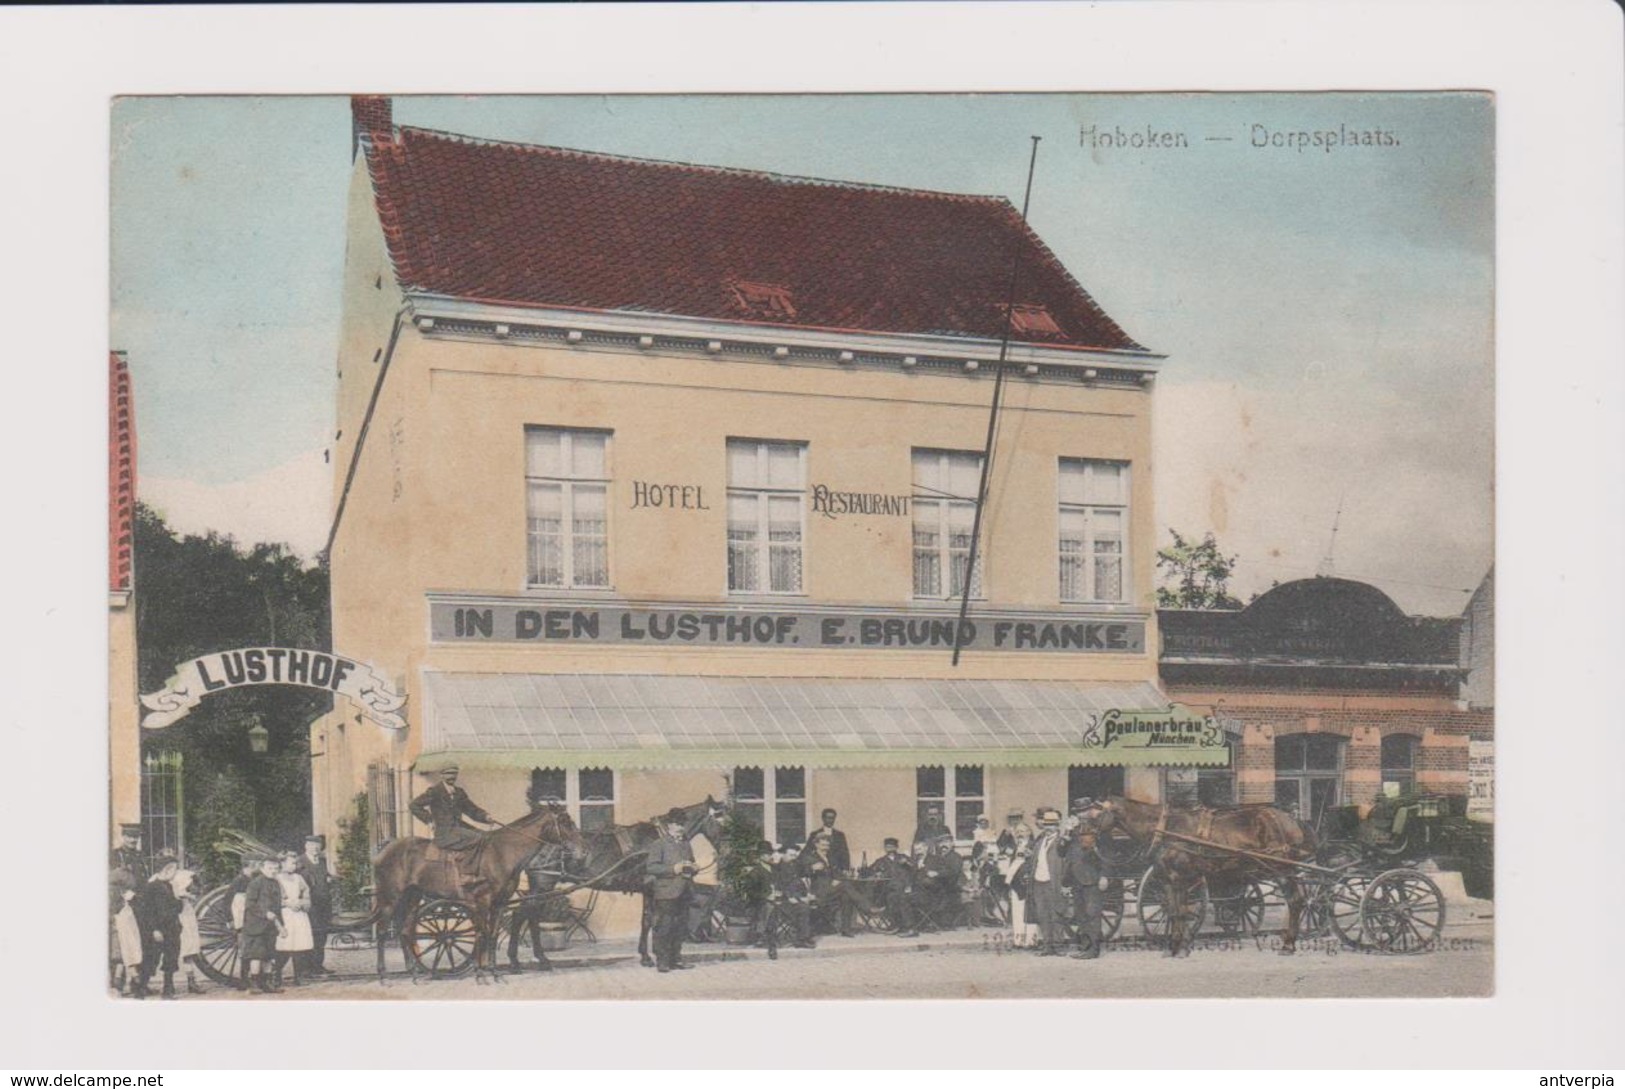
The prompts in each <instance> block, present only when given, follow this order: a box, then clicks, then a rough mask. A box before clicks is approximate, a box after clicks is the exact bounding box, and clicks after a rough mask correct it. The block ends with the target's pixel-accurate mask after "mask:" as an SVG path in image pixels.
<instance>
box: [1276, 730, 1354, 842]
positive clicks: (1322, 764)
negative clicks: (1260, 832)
mask: <svg viewBox="0 0 1625 1089" xmlns="http://www.w3.org/2000/svg"><path fill="white" fill-rule="evenodd" d="M1342 792H1343V738H1341V737H1339V736H1338V735H1336V734H1288V735H1287V736H1285V737H1278V738H1276V739H1275V804H1276V805H1278V806H1280V807H1281V808H1283V809H1286V810H1288V811H1289V812H1291V813H1293V814H1294V815H1295V816H1297V817H1298V818H1299V819H1300V820H1303V821H1306V822H1308V823H1309V824H1310V825H1311V826H1314V827H1319V825H1320V820H1321V818H1322V817H1323V816H1324V815H1325V813H1326V810H1327V809H1328V808H1330V807H1335V806H1339V805H1341V804H1343V803H1342Z"/></svg>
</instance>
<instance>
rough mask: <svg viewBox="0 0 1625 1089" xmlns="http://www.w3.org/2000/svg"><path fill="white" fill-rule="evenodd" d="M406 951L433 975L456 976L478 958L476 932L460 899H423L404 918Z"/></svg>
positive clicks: (472, 964)
mask: <svg viewBox="0 0 1625 1089" xmlns="http://www.w3.org/2000/svg"><path fill="white" fill-rule="evenodd" d="M405 935H406V942H405V944H406V953H407V956H409V957H411V958H412V960H413V961H414V962H415V963H416V964H417V966H418V967H419V968H422V969H423V970H424V971H425V972H428V973H429V974H430V975H434V976H460V975H462V974H463V973H465V972H467V971H469V970H470V969H472V968H473V967H474V965H475V964H476V963H477V962H478V960H479V948H480V931H479V927H477V926H475V925H474V916H473V914H472V913H471V912H470V911H469V910H468V905H467V904H465V903H463V902H462V901H460V900H426V901H424V902H423V903H422V904H420V905H418V907H417V909H416V910H414V911H413V912H412V914H411V915H410V916H409V917H408V918H407V920H406V931H405Z"/></svg>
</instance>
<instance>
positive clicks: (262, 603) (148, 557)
mask: <svg viewBox="0 0 1625 1089" xmlns="http://www.w3.org/2000/svg"><path fill="white" fill-rule="evenodd" d="M135 566H136V593H135V601H136V639H137V647H138V670H139V674H140V682H141V691H143V692H155V691H157V690H158V689H160V688H162V687H163V686H164V684H165V682H166V681H167V680H168V679H169V676H170V674H171V673H172V672H173V671H174V668H175V666H176V665H178V664H179V663H181V662H184V661H188V660H189V659H192V658H196V657H198V656H199V655H202V654H208V653H211V652H213V651H219V650H230V649H233V648H235V647H244V646H284V647H305V648H309V649H312V650H330V649H331V646H332V636H331V625H330V623H329V616H328V580H327V570H326V568H325V567H324V566H322V565H321V564H316V565H307V564H305V563H303V562H302V561H301V560H300V559H299V557H298V556H296V555H294V554H293V553H292V552H291V551H289V550H288V548H287V547H286V546H285V545H281V544H256V545H254V546H252V547H251V548H247V549H244V548H242V547H239V546H238V544H237V542H235V541H234V540H232V539H231V538H229V537H222V536H220V535H219V534H217V533H212V532H211V533H209V534H207V535H205V536H201V537H199V536H192V535H188V536H184V537H182V536H178V535H176V534H175V532H174V531H173V530H171V529H170V528H169V526H168V525H167V524H166V523H165V522H164V520H163V517H162V516H161V515H159V514H158V513H157V512H156V511H154V510H153V509H152V508H150V507H148V506H146V505H145V504H137V506H136V520H135ZM331 707H332V696H331V695H329V694H327V693H323V692H319V691H316V690H313V689H301V688H291V687H285V686H263V687H250V688H240V689H233V690H230V691H225V692H220V693H217V694H215V695H212V696H209V697H208V698H207V699H205V700H204V701H203V702H202V703H200V704H199V705H198V706H197V707H195V708H194V709H193V710H192V712H191V713H190V714H189V715H187V716H186V717H185V718H183V719H182V720H181V721H179V722H177V723H175V724H174V725H173V726H169V727H166V728H164V729H162V730H156V731H153V732H152V733H151V734H149V735H148V736H147V737H146V738H145V739H144V741H143V749H151V750H160V749H161V750H170V751H179V752H180V753H181V754H182V765H181V781H182V790H183V792H184V796H185V798H186V799H187V805H186V843H187V845H188V848H189V850H190V851H191V853H193V854H194V855H197V856H198V859H199V861H200V862H203V863H204V864H205V865H206V866H207V867H208V870H207V872H206V876H207V877H209V878H210V879H218V878H220V877H222V876H223V875H222V873H221V872H220V868H221V867H222V866H223V865H225V860H224V859H222V858H221V857H219V856H218V855H217V853H216V852H214V850H213V844H214V843H215V841H216V840H217V839H218V838H219V834H220V831H221V829H223V828H242V829H244V830H245V831H250V832H252V833H254V835H255V836H256V837H257V838H259V839H261V840H263V841H265V842H266V843H269V844H271V845H273V846H278V847H289V848H295V849H297V848H298V847H299V846H300V840H301V839H302V838H303V837H304V835H305V834H306V833H307V832H308V831H310V743H309V726H310V722H311V721H312V720H313V719H314V718H316V717H317V716H318V715H320V714H322V713H323V712H325V711H327V710H329V709H331ZM256 724H258V725H262V726H264V727H265V729H266V730H267V731H269V733H270V739H269V745H268V747H267V751H266V752H264V753H262V754H261V753H254V752H252V751H251V750H250V746H249V739H248V730H249V729H250V728H251V727H253V726H254V725H256ZM233 868H234V867H233Z"/></svg>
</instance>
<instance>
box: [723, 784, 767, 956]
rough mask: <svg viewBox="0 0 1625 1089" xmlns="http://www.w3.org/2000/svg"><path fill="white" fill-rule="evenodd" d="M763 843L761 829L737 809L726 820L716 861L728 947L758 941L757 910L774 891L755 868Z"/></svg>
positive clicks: (724, 932) (759, 870) (763, 875)
mask: <svg viewBox="0 0 1625 1089" xmlns="http://www.w3.org/2000/svg"><path fill="white" fill-rule="evenodd" d="M761 842H762V830H761V829H760V828H758V827H756V825H755V823H754V822H752V821H750V820H749V819H747V818H745V817H744V816H741V815H740V813H739V812H738V811H737V810H732V811H730V812H729V813H728V815H727V816H726V817H724V818H723V821H722V844H721V845H720V847H719V849H718V859H717V873H718V876H719V880H720V883H721V890H720V891H719V893H718V895H719V898H720V904H721V906H722V911H723V918H724V925H723V940H724V941H726V942H727V943H728V944H729V945H748V944H750V943H751V942H752V941H753V940H754V939H755V934H754V930H755V924H756V918H757V916H758V915H759V914H760V912H759V910H758V909H759V908H760V907H761V904H762V902H763V901H764V900H766V899H767V895H768V893H769V892H770V891H771V885H772V881H771V879H770V878H769V877H768V875H767V874H765V873H764V872H762V869H761V867H759V866H757V865H756V859H757V849H758V847H759V846H760V845H761Z"/></svg>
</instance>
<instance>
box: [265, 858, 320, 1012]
mask: <svg viewBox="0 0 1625 1089" xmlns="http://www.w3.org/2000/svg"><path fill="white" fill-rule="evenodd" d="M298 867H299V856H298V854H296V853H295V852H293V851H285V852H283V854H282V872H281V873H279V874H277V876H276V879H277V883H278V884H280V885H281V886H282V933H281V934H279V935H278V936H277V940H276V969H275V975H276V983H275V984H274V986H278V987H280V986H282V967H283V965H285V964H287V963H288V961H290V960H292V961H293V986H295V987H298V986H300V984H301V983H302V982H303V978H302V977H303V976H304V974H305V967H306V963H307V961H308V960H309V954H310V951H311V950H312V949H314V948H316V937H315V934H314V933H313V932H312V931H311V929H310V885H308V884H307V883H306V882H305V879H304V878H303V877H301V876H300V875H299V873H298Z"/></svg>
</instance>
